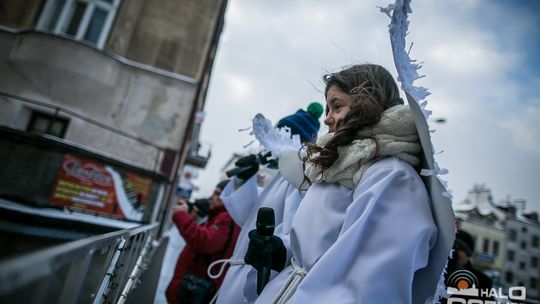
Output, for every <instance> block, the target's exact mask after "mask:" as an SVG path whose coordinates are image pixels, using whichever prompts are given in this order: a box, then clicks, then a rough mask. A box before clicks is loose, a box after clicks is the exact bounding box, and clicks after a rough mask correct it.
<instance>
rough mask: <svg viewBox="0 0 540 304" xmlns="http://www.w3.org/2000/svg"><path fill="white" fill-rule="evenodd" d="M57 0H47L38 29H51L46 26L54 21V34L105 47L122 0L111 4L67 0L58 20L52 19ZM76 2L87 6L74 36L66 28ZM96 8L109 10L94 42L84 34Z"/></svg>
mask: <svg viewBox="0 0 540 304" xmlns="http://www.w3.org/2000/svg"><path fill="white" fill-rule="evenodd" d="M57 1H59V0H47V3H46V4H45V6H44V7H43V11H42V13H41V16H40V17H39V21H38V23H37V29H38V30H42V31H51V29H48V28H46V25H47V23H49V22H54V23H53V24H54V26H53V29H52V32H53V33H54V34H56V35H60V36H67V37H72V38H73V39H75V40H77V41H82V42H85V43H88V44H91V45H95V46H96V47H97V48H98V49H100V50H101V49H103V48H104V47H105V42H107V38H108V37H109V33H110V31H111V28H112V24H113V21H114V19H115V17H116V13H117V12H118V8H119V7H120V1H121V0H111V3H110V4H109V3H106V2H105V1H106V0H65V2H64V4H63V7H61V8H60V10H61V12H60V14H59V17H58V20H56V21H54V20H50V19H51V18H52V15H53V13H54V8H55V4H56V2H57ZM76 2H81V3H85V4H86V8H85V9H84V13H83V16H82V18H81V21H80V23H79V25H78V28H77V33H76V34H75V36H72V35H68V34H66V30H67V28H68V26H69V23H70V22H71V17H72V15H73V11H74V10H75V5H76ZM96 8H100V9H103V10H105V11H107V18H106V19H105V22H104V23H103V28H102V30H101V33H100V35H99V38H98V40H97V42H96V43H95V44H94V43H93V42H91V41H88V40H86V39H84V35H85V34H86V31H87V30H88V27H89V26H90V22H91V20H92V16H93V15H94V11H95V9H96Z"/></svg>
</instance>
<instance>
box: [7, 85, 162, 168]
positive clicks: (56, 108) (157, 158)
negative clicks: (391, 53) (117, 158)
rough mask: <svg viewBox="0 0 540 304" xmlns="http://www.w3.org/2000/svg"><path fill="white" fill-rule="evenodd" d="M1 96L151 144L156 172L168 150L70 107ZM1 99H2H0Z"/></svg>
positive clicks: (57, 115)
mask: <svg viewBox="0 0 540 304" xmlns="http://www.w3.org/2000/svg"><path fill="white" fill-rule="evenodd" d="M0 96H3V97H6V99H4V100H8V101H9V100H16V101H19V102H22V103H28V104H32V105H36V106H39V107H43V108H47V109H51V110H53V111H54V117H55V118H56V117H59V115H60V114H66V115H68V116H69V117H70V118H77V119H80V120H82V121H84V122H87V123H89V124H91V125H94V126H97V127H99V128H102V129H104V130H107V131H109V132H112V133H114V134H117V135H120V136H122V137H125V138H128V139H130V140H133V141H136V142H138V143H140V144H142V145H145V146H149V147H151V148H153V149H155V151H156V152H155V158H154V165H153V170H154V171H155V172H156V171H157V170H159V164H160V162H161V158H162V157H163V155H164V151H165V150H166V149H165V148H164V147H161V146H159V145H157V144H155V143H153V142H151V141H148V140H146V139H144V138H141V137H139V136H136V135H133V134H130V133H128V132H125V131H122V130H119V129H117V128H114V127H111V126H109V125H107V124H104V123H102V122H100V121H97V120H95V119H92V118H90V117H87V116H85V115H82V114H79V113H77V112H75V111H72V110H70V109H67V108H65V107H61V106H58V105H52V104H50V103H46V102H43V101H39V100H35V99H32V98H27V97H23V96H17V95H14V94H11V93H8V92H2V91H0ZM0 100H1V99H0Z"/></svg>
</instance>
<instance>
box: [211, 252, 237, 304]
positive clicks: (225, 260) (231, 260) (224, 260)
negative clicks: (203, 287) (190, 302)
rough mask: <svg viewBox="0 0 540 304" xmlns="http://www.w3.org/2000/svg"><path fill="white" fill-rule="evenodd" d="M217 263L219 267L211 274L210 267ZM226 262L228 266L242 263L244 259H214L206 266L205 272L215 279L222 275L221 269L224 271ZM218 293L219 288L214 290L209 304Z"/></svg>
mask: <svg viewBox="0 0 540 304" xmlns="http://www.w3.org/2000/svg"><path fill="white" fill-rule="evenodd" d="M218 264H221V267H220V268H219V271H218V272H217V273H216V274H212V268H214V266H216V265H218ZM227 264H229V265H230V266H235V265H243V264H245V263H244V260H235V259H221V260H216V261H214V262H212V264H210V266H208V268H207V269H206V274H208V277H209V278H211V279H217V278H219V277H220V276H221V275H223V271H225V266H227ZM218 294H219V290H218V291H217V292H216V294H215V295H214V297H213V298H212V300H210V302H209V304H212V303H214V302H215V301H216V300H217V297H218Z"/></svg>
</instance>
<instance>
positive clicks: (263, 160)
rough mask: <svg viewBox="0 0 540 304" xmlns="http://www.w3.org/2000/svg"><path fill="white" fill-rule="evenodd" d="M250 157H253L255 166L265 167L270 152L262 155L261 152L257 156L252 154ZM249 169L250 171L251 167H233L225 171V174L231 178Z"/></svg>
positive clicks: (268, 160)
mask: <svg viewBox="0 0 540 304" xmlns="http://www.w3.org/2000/svg"><path fill="white" fill-rule="evenodd" d="M252 155H255V160H256V162H257V164H259V165H266V164H268V163H269V162H270V161H271V160H270V156H271V152H267V153H264V154H263V153H262V152H261V153H259V154H252ZM250 169H251V166H238V167H234V168H232V169H229V170H227V171H225V174H226V175H227V177H228V178H231V177H233V176H236V175H238V174H240V173H243V172H246V171H248V170H250Z"/></svg>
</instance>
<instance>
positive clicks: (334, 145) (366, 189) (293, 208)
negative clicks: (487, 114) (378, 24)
mask: <svg viewBox="0 0 540 304" xmlns="http://www.w3.org/2000/svg"><path fill="white" fill-rule="evenodd" d="M324 81H325V84H326V88H325V91H324V94H325V98H326V106H325V107H324V108H323V107H322V106H321V105H320V104H318V103H312V104H310V105H309V107H308V108H307V110H299V111H297V112H296V113H294V114H292V115H290V116H287V117H285V118H283V119H281V120H280V121H279V122H278V123H277V124H276V125H277V127H279V128H283V127H286V128H288V129H289V130H290V131H291V133H292V134H297V135H299V136H300V138H301V141H302V142H303V146H302V148H300V150H299V151H295V152H297V153H295V154H294V155H296V159H293V162H294V161H296V162H298V163H299V166H286V167H287V168H285V166H284V167H280V166H276V163H275V162H271V163H270V165H268V166H269V168H270V170H275V171H276V172H275V175H274V177H273V178H272V180H271V181H270V182H269V183H268V185H266V187H265V188H263V189H260V188H259V187H258V185H257V174H256V173H257V171H258V169H259V166H260V165H261V164H260V163H261V162H260V160H259V159H258V157H257V156H254V155H250V156H246V157H244V158H241V159H239V160H238V161H237V162H236V165H237V166H238V167H242V168H244V170H242V171H241V172H239V173H238V174H237V175H236V176H234V177H232V178H231V179H230V180H226V181H223V182H220V183H219V184H218V185H217V187H216V190H215V192H214V194H213V195H212V196H211V197H210V200H209V201H206V204H205V202H204V200H197V201H195V203H194V204H193V207H192V208H191V209H190V207H189V205H188V203H187V202H186V201H182V200H181V201H179V203H178V205H177V206H176V207H175V210H174V211H175V212H174V214H173V221H174V224H175V225H176V227H177V228H178V230H179V232H180V234H181V235H182V237H183V238H184V239H185V240H186V246H185V248H184V250H183V251H182V253H181V255H180V257H179V259H178V263H177V265H176V269H175V273H174V277H173V279H172V280H171V282H170V284H169V287H168V289H167V299H168V301H169V302H170V303H209V302H214V301H215V302H216V303H233V304H234V303H265V304H266V303H332V302H335V303H425V302H426V300H428V298H426V294H430V293H431V295H433V294H434V293H435V290H433V292H431V291H428V292H427V293H426V291H425V290H423V289H425V288H426V285H425V284H423V281H422V280H423V279H425V278H426V276H425V273H426V272H428V273H430V275H429V276H427V278H429V279H430V280H436V281H438V279H439V277H440V275H441V273H442V270H443V269H439V268H437V267H434V266H433V265H431V264H430V259H431V258H432V257H431V256H430V253H431V249H432V248H433V246H434V243H435V241H436V239H437V232H438V227H437V225H436V223H435V221H434V216H433V214H432V210H431V208H430V196H429V194H428V191H427V190H426V186H425V184H424V182H423V181H422V179H421V178H420V176H419V173H418V171H419V164H420V159H421V153H422V147H421V144H420V141H419V137H418V134H417V130H416V126H415V122H414V119H413V117H412V114H411V110H410V108H409V106H408V105H405V104H404V102H403V100H402V99H401V98H400V96H399V90H398V87H397V85H396V82H395V80H394V78H393V77H392V75H391V74H390V73H389V72H388V71H387V70H386V69H384V68H383V67H381V66H379V65H375V64H360V65H353V66H351V67H347V68H345V69H343V70H341V71H339V72H337V73H330V74H327V75H325V76H324ZM323 112H324V114H325V118H324V123H325V124H326V125H327V126H328V129H329V132H328V133H327V134H324V135H321V136H319V137H317V133H318V130H319V127H320V124H319V118H320V116H321V115H322V114H323ZM296 167H298V168H303V172H302V175H303V176H304V180H303V181H302V182H301V185H300V186H299V184H298V182H297V181H292V180H290V178H288V176H289V174H286V172H285V171H287V170H292V169H291V168H296ZM204 206H206V207H204ZM261 207H267V208H272V209H273V210H274V214H275V226H276V228H275V231H274V234H273V235H271V236H263V235H261V234H260V233H258V232H257V223H256V221H257V213H258V210H259V209H260V208H261ZM206 213H207V214H206ZM201 218H203V219H204V220H201ZM218 260H226V261H228V264H229V268H228V271H227V272H226V274H224V275H221V276H219V277H218V278H215V276H212V275H209V272H212V269H210V270H209V269H208V268H209V266H210V265H211V264H212V263H213V262H215V261H218ZM224 263H227V262H224ZM264 269H271V273H270V278H269V281H268V282H265V283H267V284H266V285H265V286H263V287H264V288H263V289H262V288H261V289H262V292H260V293H259V292H257V289H258V288H257V287H258V286H256V285H257V284H260V283H261V282H260V279H258V275H257V273H258V272H261V271H262V270H264ZM420 274H422V275H423V277H422V278H420ZM430 286H432V285H430Z"/></svg>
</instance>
